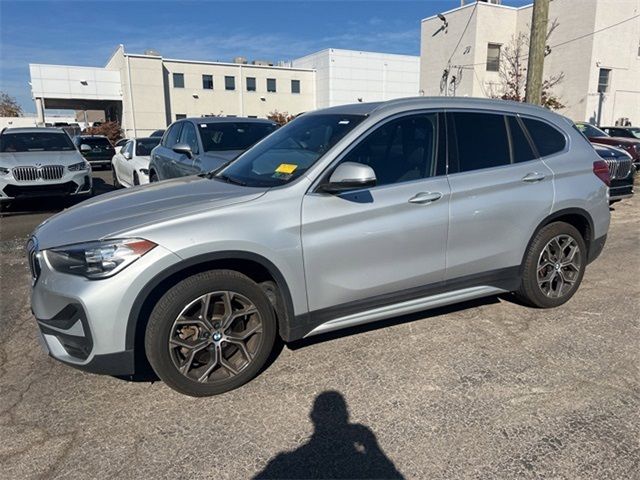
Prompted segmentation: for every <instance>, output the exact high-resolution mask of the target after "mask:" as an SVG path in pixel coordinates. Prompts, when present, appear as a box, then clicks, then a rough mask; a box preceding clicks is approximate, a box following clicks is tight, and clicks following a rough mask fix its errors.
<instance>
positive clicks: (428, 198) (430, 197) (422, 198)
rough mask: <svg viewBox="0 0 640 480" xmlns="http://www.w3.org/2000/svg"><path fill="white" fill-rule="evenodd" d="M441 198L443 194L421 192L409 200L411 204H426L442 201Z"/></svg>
mask: <svg viewBox="0 0 640 480" xmlns="http://www.w3.org/2000/svg"><path fill="white" fill-rule="evenodd" d="M441 198H442V193H440V192H420V193H416V194H415V195H414V196H413V197H411V198H410V199H409V203H418V204H425V203H431V202H435V201H436V200H440V199H441Z"/></svg>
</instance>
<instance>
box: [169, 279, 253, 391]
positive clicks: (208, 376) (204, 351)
mask: <svg viewBox="0 0 640 480" xmlns="http://www.w3.org/2000/svg"><path fill="white" fill-rule="evenodd" d="M262 332H263V320H262V317H261V315H260V312H259V311H258V309H257V308H256V306H255V305H254V304H253V303H252V302H251V301H250V300H249V299H248V298H247V297H245V296H243V295H241V294H239V293H237V292H232V291H217V292H211V293H207V294H205V295H202V296H200V297H198V298H196V299H195V300H193V301H192V302H191V303H189V304H188V305H187V306H186V307H184V308H183V309H182V311H181V312H180V314H179V315H178V317H177V318H176V319H175V321H174V322H173V326H172V327H171V331H170V334H169V342H168V346H169V352H170V356H171V360H172V361H173V364H174V366H175V367H176V369H177V370H178V371H179V372H180V373H181V374H182V375H184V376H185V377H187V378H189V379H190V380H194V381H197V382H202V383H212V382H218V381H224V380H228V379H229V378H231V377H234V376H236V375H238V374H239V373H240V372H241V371H242V370H244V369H245V368H246V367H247V366H248V365H249V364H250V363H251V361H252V360H253V358H254V357H255V355H256V354H257V352H258V350H259V349H260V346H261V343H262Z"/></svg>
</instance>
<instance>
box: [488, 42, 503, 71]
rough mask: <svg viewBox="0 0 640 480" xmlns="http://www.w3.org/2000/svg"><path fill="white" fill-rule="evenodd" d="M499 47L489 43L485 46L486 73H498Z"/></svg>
mask: <svg viewBox="0 0 640 480" xmlns="http://www.w3.org/2000/svg"><path fill="white" fill-rule="evenodd" d="M500 47H501V45H500V44H499V43H490V44H489V45H488V46H487V72H498V71H500Z"/></svg>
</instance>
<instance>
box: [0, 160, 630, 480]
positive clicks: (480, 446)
mask: <svg viewBox="0 0 640 480" xmlns="http://www.w3.org/2000/svg"><path fill="white" fill-rule="evenodd" d="M98 175H99V177H100V178H101V179H102V180H99V181H98V183H97V186H98V187H99V190H100V191H107V190H109V189H110V185H109V182H108V179H110V172H99V174H98ZM64 206H65V205H64V204H56V203H49V204H47V205H46V206H41V205H33V204H31V205H26V206H25V205H22V206H15V207H12V208H11V209H10V210H9V211H6V212H4V213H3V217H2V218H1V219H0V261H1V263H2V266H1V269H0V302H1V315H0V332H1V335H0V438H1V439H2V442H0V465H1V467H2V469H1V470H0V471H1V472H2V473H0V476H1V477H4V478H35V477H40V478H166V477H173V478H175V477H178V476H179V477H184V478H211V479H227V478H229V479H238V478H253V477H257V478H283V477H285V478H300V477H302V478H308V477H311V478H368V477H382V478H402V477H404V478H422V479H439V478H443V479H444V478H447V479H450V478H543V477H544V478H571V479H573V478H584V479H595V478H597V479H624V478H640V477H639V473H638V472H640V442H639V439H640V368H639V367H640V348H639V347H640V328H639V327H640V302H639V301H638V298H639V297H640V285H639V282H638V279H639V274H640V255H638V245H639V240H640V198H638V197H636V198H634V199H631V200H628V201H625V202H622V203H618V204H616V206H615V208H614V211H613V212H612V226H611V230H610V232H609V239H608V242H607V245H606V247H605V250H604V252H603V253H602V255H601V257H600V258H599V259H598V260H597V261H596V262H595V263H593V264H592V265H591V266H590V267H589V268H588V269H587V272H586V275H585V277H584V281H583V284H582V287H581V289H580V290H579V291H578V293H577V294H576V295H575V297H574V298H573V299H572V300H571V301H570V302H569V303H568V304H566V305H564V306H562V307H560V308H557V309H554V310H544V311H543V310H534V309H530V308H526V307H523V306H520V305H518V304H516V303H514V302H512V301H511V300H510V299H509V298H507V297H504V298H496V297H493V298H489V299H486V300H482V301H475V302H471V303H465V304H462V305H458V306H455V307H450V308H445V309H438V310H434V311H431V312H427V313H423V314H421V315H413V316H410V317H402V318H397V319H393V320H391V321H385V322H382V323H378V324H375V325H373V326H370V327H369V328H366V329H359V330H352V331H348V332H342V333H340V334H336V335H333V336H325V337H321V338H318V339H316V340H314V341H313V342H307V343H300V344H296V345H293V346H290V347H285V348H284V349H283V350H282V352H281V353H280V355H279V356H278V357H277V358H276V359H275V361H274V363H273V364H272V365H271V366H270V367H269V368H268V369H267V370H266V371H265V372H263V373H262V374H261V375H260V376H259V377H258V378H257V379H255V380H254V381H252V382H250V383H249V384H247V385H245V386H244V387H242V388H240V389H238V390H235V391H232V392H230V393H227V394H225V395H222V396H218V397H214V398H208V399H195V398H189V397H185V396H182V395H179V394H177V393H176V392H174V391H172V390H170V389H169V388H167V387H166V386H164V385H163V384H162V383H161V382H157V381H156V382H151V381H126V380H122V379H117V378H112V377H107V376H97V375H91V374H87V373H83V372H80V371H77V370H74V369H71V368H69V367H66V366H63V365H61V364H59V363H57V362H55V361H54V360H52V359H50V358H49V357H47V355H46V354H45V353H44V352H43V351H42V350H41V349H40V347H39V345H38V341H37V329H36V325H35V322H34V321H33V319H32V318H31V314H30V310H29V285H30V277H29V273H28V268H27V264H26V261H25V258H24V252H23V246H24V243H25V242H26V237H27V235H28V234H29V232H30V231H31V230H32V229H33V228H34V227H35V225H36V224H37V223H39V222H40V221H42V220H43V219H44V218H46V217H47V216H49V215H51V214H52V213H53V212H55V211H57V210H59V209H60V208H63V207H64ZM382 326H384V327H386V328H380V327H382Z"/></svg>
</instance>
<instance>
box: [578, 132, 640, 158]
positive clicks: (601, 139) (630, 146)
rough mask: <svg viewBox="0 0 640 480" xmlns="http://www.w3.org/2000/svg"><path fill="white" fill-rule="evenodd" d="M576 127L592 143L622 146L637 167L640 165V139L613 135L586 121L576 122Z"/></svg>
mask: <svg viewBox="0 0 640 480" xmlns="http://www.w3.org/2000/svg"><path fill="white" fill-rule="evenodd" d="M576 127H578V129H579V130H580V131H581V132H582V133H584V134H585V135H586V136H587V138H588V139H589V141H590V142H591V143H600V144H604V145H610V146H612V147H616V148H621V149H622V150H624V151H625V152H627V153H628V154H629V155H631V158H632V159H633V162H634V163H635V164H636V167H639V166H640V139H635V140H634V139H632V138H625V137H612V136H610V135H609V134H607V133H605V132H603V131H602V130H600V129H599V128H597V127H594V126H593V125H590V124H588V123H584V122H579V123H576Z"/></svg>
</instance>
